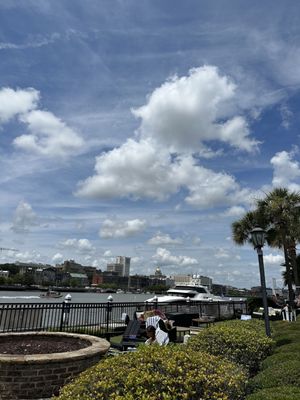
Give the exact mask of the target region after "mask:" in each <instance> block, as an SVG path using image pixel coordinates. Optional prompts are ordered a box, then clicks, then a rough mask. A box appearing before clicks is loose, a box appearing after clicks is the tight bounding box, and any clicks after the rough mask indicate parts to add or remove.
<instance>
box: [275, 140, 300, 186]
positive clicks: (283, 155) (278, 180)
mask: <svg viewBox="0 0 300 400" xmlns="http://www.w3.org/2000/svg"><path fill="white" fill-rule="evenodd" d="M297 151H298V149H297V148H295V149H294V150H292V151H291V152H289V153H288V152H287V151H281V152H278V153H276V154H275V156H274V157H272V158H271V164H272V166H273V168H274V172H273V180H272V184H273V186H286V187H288V188H289V189H290V190H295V191H298V190H300V186H299V185H298V184H297V183H295V182H293V181H294V180H295V179H297V178H299V177H300V165H299V163H298V161H296V160H294V157H295V155H296V153H297Z"/></svg>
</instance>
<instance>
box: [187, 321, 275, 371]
mask: <svg viewBox="0 0 300 400" xmlns="http://www.w3.org/2000/svg"><path fill="white" fill-rule="evenodd" d="M273 346H274V341H273V340H272V339H270V338H268V337H266V335H265V330H264V325H263V323H262V322H261V321H258V320H254V321H229V322H224V323H219V324H216V325H214V326H212V327H209V328H207V329H205V330H203V331H202V332H200V333H199V334H198V335H196V336H195V337H193V338H192V339H191V340H190V342H189V343H188V347H189V348H190V349H191V350H193V351H206V352H208V353H210V354H214V355H220V356H223V357H225V358H227V359H228V360H230V361H232V362H235V363H237V364H239V365H242V366H243V367H245V368H246V369H247V370H248V371H249V372H250V373H251V374H253V373H255V372H256V371H257V370H258V368H259V365H260V362H261V361H262V360H263V359H264V358H266V357H267V356H268V355H269V354H271V351H272V349H273Z"/></svg>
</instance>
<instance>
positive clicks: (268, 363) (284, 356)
mask: <svg viewBox="0 0 300 400" xmlns="http://www.w3.org/2000/svg"><path fill="white" fill-rule="evenodd" d="M297 357H298V359H300V356H299V355H298V356H297V355H295V353H292V352H281V353H275V354H272V355H271V356H270V357H267V358H266V359H265V360H264V361H263V362H262V369H266V368H269V367H271V368H272V367H276V365H278V364H279V363H282V362H285V361H294V360H295V359H297Z"/></svg>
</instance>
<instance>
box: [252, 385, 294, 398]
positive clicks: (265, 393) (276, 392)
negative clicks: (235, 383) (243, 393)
mask: <svg viewBox="0 0 300 400" xmlns="http://www.w3.org/2000/svg"><path fill="white" fill-rule="evenodd" d="M298 399H300V388H299V387H296V386H278V387H275V388H269V389H262V390H259V391H257V392H255V393H253V394H251V395H250V396H247V397H246V400H298Z"/></svg>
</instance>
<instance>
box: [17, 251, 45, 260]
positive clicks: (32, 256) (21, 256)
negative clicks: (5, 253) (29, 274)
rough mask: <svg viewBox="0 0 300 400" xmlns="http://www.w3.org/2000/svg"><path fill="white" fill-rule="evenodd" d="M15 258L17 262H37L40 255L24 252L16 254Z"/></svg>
mask: <svg viewBox="0 0 300 400" xmlns="http://www.w3.org/2000/svg"><path fill="white" fill-rule="evenodd" d="M15 258H16V260H17V261H25V262H39V261H40V258H41V255H40V254H39V253H37V252H36V251H25V252H19V253H16V255H15Z"/></svg>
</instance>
